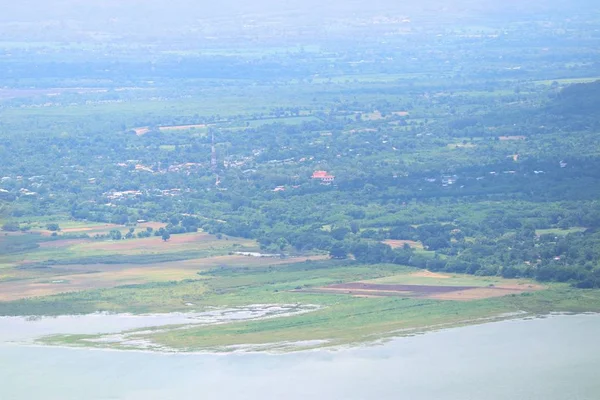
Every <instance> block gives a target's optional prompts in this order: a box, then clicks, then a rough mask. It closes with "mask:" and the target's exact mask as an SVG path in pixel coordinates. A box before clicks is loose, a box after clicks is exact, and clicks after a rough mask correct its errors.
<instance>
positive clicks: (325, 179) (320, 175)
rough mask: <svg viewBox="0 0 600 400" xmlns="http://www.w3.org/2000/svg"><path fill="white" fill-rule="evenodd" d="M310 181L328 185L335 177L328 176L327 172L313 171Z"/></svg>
mask: <svg viewBox="0 0 600 400" xmlns="http://www.w3.org/2000/svg"><path fill="white" fill-rule="evenodd" d="M312 179H320V180H321V182H323V183H330V182H333V181H334V180H335V176H333V175H329V173H328V172H327V171H315V172H313V174H312Z"/></svg>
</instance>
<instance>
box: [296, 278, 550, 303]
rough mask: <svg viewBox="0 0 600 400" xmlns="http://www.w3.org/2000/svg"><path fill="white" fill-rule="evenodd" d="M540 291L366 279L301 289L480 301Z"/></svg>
mask: <svg viewBox="0 0 600 400" xmlns="http://www.w3.org/2000/svg"><path fill="white" fill-rule="evenodd" d="M535 290H539V287H536V286H534V285H522V286H518V285H513V286H511V287H503V286H490V287H486V288H482V287H477V286H436V285H385V284H373V283H364V282H351V283H340V284H336V285H329V286H323V287H320V288H315V289H301V290H299V291H302V292H305V293H327V294H345V295H351V296H360V297H387V296H399V297H412V298H425V299H435V300H479V299H487V298H491V297H502V296H507V295H509V294H521V293H525V292H533V291H535Z"/></svg>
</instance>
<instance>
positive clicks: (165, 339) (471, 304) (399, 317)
mask: <svg viewBox="0 0 600 400" xmlns="http://www.w3.org/2000/svg"><path fill="white" fill-rule="evenodd" d="M353 281H367V282H394V283H403V284H419V285H450V286H451V285H466V284H469V285H474V286H487V285H489V284H491V283H494V284H513V285H514V284H518V283H531V282H529V281H519V282H517V281H512V280H505V279H500V278H485V277H472V276H464V275H459V274H454V275H447V277H443V278H442V277H440V276H439V274H433V273H427V272H425V271H422V270H415V269H412V268H408V267H402V266H396V265H358V264H355V263H352V262H348V261H346V262H342V261H333V260H323V261H316V262H315V261H309V262H296V263H291V264H285V265H270V266H265V265H262V266H260V265H255V266H233V265H229V266H225V265H221V266H220V267H216V268H212V269H207V270H204V271H201V272H200V273H199V274H197V276H196V277H195V278H194V279H188V280H185V281H180V282H162V283H151V284H144V285H132V286H124V287H116V288H111V289H99V290H90V291H83V292H80V293H68V294H61V295H57V296H49V297H41V298H35V299H29V300H20V301H15V302H5V303H0V314H4V315H7V314H8V315H15V314H17V315H18V314H27V313H34V314H56V313H60V314H64V313H87V312H92V311H97V310H103V311H112V312H123V311H129V312H134V313H150V312H172V311H192V310H196V311H200V310H205V309H207V307H208V308H210V307H219V308H225V307H238V306H247V305H250V304H314V305H319V306H321V308H320V309H319V310H317V311H314V312H310V313H306V314H302V315H296V316H290V317H279V318H272V319H265V320H253V321H244V322H230V323H227V324H219V325H206V326H191V327H189V326H188V327H182V326H172V327H166V328H165V327H162V328H160V329H157V330H152V329H150V330H148V329H145V330H142V331H139V332H129V333H127V336H128V337H129V338H130V339H133V340H150V341H151V342H153V343H156V344H157V345H160V346H164V347H166V348H170V349H175V350H181V351H197V350H211V351H230V350H231V349H233V347H229V346H244V345H251V346H256V345H265V344H267V346H266V347H265V348H270V346H269V345H268V344H276V343H282V342H286V343H287V342H296V341H313V340H315V341H319V342H317V343H318V344H315V346H324V345H327V346H335V345H344V344H352V343H358V342H365V341H372V340H376V339H381V338H386V337H392V336H397V335H400V334H406V333H414V332H420V331H425V330H429V329H439V328H443V327H450V326H458V325H465V324H473V323H481V322H484V321H487V320H490V319H492V320H493V319H503V318H509V317H515V315H520V316H525V315H537V314H544V313H548V312H558V311H564V312H583V311H600V291H582V290H575V289H571V288H569V287H568V286H566V285H549V286H547V287H545V288H544V290H539V291H536V292H531V293H523V294H511V295H508V296H505V297H497V298H489V299H481V300H472V301H443V300H432V299H418V298H408V297H356V296H352V295H334V294H327V293H304V292H302V291H300V292H298V291H296V290H297V289H299V288H314V287H320V286H323V285H329V284H335V283H343V282H353ZM100 337H101V335H89V336H77V337H75V336H58V337H53V338H51V339H49V341H50V342H51V343H53V344H69V345H85V346H100V347H106V346H109V347H111V346H112V347H119V348H121V345H120V344H118V343H113V344H106V343H102V342H89V341H87V339H98V338H100ZM82 339H86V340H85V341H81V340H82ZM273 346H274V347H276V345H273Z"/></svg>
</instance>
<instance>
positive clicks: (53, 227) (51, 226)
mask: <svg viewBox="0 0 600 400" xmlns="http://www.w3.org/2000/svg"><path fill="white" fill-rule="evenodd" d="M46 228H47V229H48V230H49V231H51V232H57V231H60V226H58V224H57V223H50V224H48V225H46Z"/></svg>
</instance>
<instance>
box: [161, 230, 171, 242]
mask: <svg viewBox="0 0 600 400" xmlns="http://www.w3.org/2000/svg"><path fill="white" fill-rule="evenodd" d="M161 237H162V240H163V242H166V241H168V240H169V239H171V234H170V233H169V231H166V230H165V231H163V233H162V235H161Z"/></svg>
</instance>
